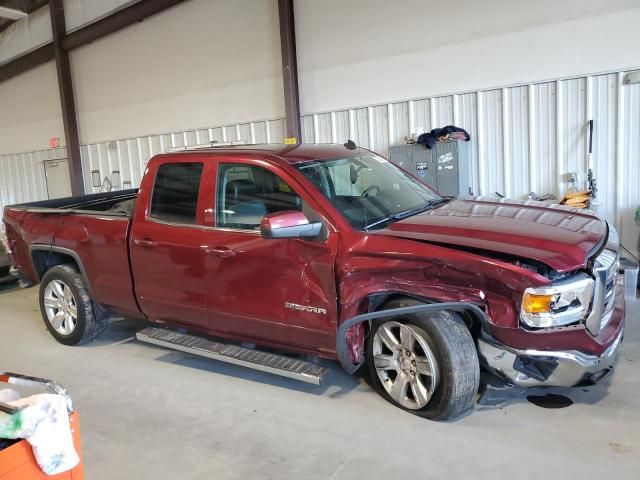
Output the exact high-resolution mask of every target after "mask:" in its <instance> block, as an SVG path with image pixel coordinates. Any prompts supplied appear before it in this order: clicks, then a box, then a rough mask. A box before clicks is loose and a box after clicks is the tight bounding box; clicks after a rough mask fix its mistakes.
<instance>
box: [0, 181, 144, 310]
mask: <svg viewBox="0 0 640 480" xmlns="http://www.w3.org/2000/svg"><path fill="white" fill-rule="evenodd" d="M137 196H138V190H137V189H131V190H121V191H117V192H106V193H97V194H92V195H83V196H77V197H66V198H59V199H54V200H44V201H39V202H31V203H24V204H19V205H9V206H7V207H5V209H4V216H3V220H4V223H5V228H6V231H7V232H6V233H7V239H8V242H9V244H10V246H11V250H12V251H13V254H12V263H13V265H14V266H16V267H18V268H19V272H20V276H21V278H23V280H27V281H29V282H31V283H37V282H39V281H40V278H41V276H42V274H43V273H44V272H45V271H46V270H47V269H48V268H49V267H51V266H53V265H59V264H61V263H70V264H75V265H76V268H77V269H78V270H79V271H80V272H81V273H82V274H83V275H85V277H86V278H87V285H89V286H90V290H91V292H90V293H91V296H92V298H93V299H94V300H95V302H96V303H98V304H100V305H102V306H103V307H106V308H108V309H111V310H113V311H114V312H115V313H117V314H120V315H127V316H139V315H140V311H139V309H138V307H137V302H136V300H135V296H134V293H133V292H134V287H133V281H132V277H131V270H130V266H129V243H128V240H129V230H130V225H131V217H132V214H133V207H134V205H135V202H136V199H137Z"/></svg>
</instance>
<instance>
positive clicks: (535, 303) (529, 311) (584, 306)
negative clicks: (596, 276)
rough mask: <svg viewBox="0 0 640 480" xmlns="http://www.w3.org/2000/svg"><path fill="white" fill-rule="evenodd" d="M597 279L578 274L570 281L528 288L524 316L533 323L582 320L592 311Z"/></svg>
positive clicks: (541, 325) (553, 324) (548, 324)
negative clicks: (594, 280)
mask: <svg viewBox="0 0 640 480" xmlns="http://www.w3.org/2000/svg"><path fill="white" fill-rule="evenodd" d="M593 286H594V282H593V279H592V278H591V277H589V276H587V275H586V274H581V275H578V276H577V277H574V278H573V279H572V280H571V281H567V282H566V283H558V284H556V285H551V286H549V287H542V288H527V289H526V290H525V292H524V296H523V297H522V308H521V310H520V319H521V320H522V321H523V322H524V323H525V324H526V325H528V326H529V327H536V328H544V327H559V326H562V325H569V324H571V323H575V322H577V321H579V320H582V319H583V318H584V317H585V316H586V315H587V313H588V311H589V304H590V303H591V297H592V295H593Z"/></svg>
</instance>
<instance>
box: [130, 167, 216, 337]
mask: <svg viewBox="0 0 640 480" xmlns="http://www.w3.org/2000/svg"><path fill="white" fill-rule="evenodd" d="M204 167H205V165H204V163H203V162H199V161H193V160H192V159H190V158H187V159H171V158H168V159H166V160H164V161H163V162H162V163H160V164H159V165H158V166H157V169H156V172H155V175H153V171H150V172H149V173H150V174H151V175H150V176H153V179H151V178H149V179H147V178H146V177H145V183H143V186H142V188H141V191H140V196H139V198H138V202H139V204H138V205H137V208H136V212H135V217H134V221H133V227H132V232H131V238H130V249H131V263H132V271H133V276H134V280H135V287H136V294H137V297H138V302H139V304H140V307H141V308H142V311H143V312H144V314H145V315H147V316H148V317H149V318H150V319H151V320H153V321H162V322H169V323H172V324H184V325H200V326H202V325H204V324H206V319H207V298H206V282H205V280H206V276H205V269H204V264H203V256H204V254H203V251H202V249H201V245H202V236H203V230H202V219H203V213H202V208H201V207H200V205H199V191H200V183H201V179H202V178H203V176H204V169H205V168H204ZM145 206H147V208H145Z"/></svg>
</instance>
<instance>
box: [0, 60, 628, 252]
mask: <svg viewBox="0 0 640 480" xmlns="http://www.w3.org/2000/svg"><path fill="white" fill-rule="evenodd" d="M624 77H625V73H624V72H617V73H610V74H603V75H594V76H588V77H580V78H572V79H562V80H555V81H549V82H543V83H536V84H531V85H519V86H511V87H505V88H498V89H492V90H484V91H477V92H466V93H459V94H453V95H446V96H438V97H431V98H420V99H414V100H408V101H402V102H395V103H389V104H382V105H370V106H363V107H355V108H351V109H345V110H341V111H333V112H322V113H314V114H309V115H304V116H303V117H302V130H303V132H302V140H303V142H305V143H335V142H338V143H342V142H345V141H346V140H347V139H353V140H354V141H356V143H358V144H359V145H362V146H364V147H367V148H370V149H372V150H376V151H378V152H380V153H382V154H384V155H386V153H387V150H388V147H389V145H393V144H397V143H402V142H403V141H404V138H405V137H406V136H410V135H411V134H419V133H421V132H424V131H428V130H431V129H432V128H435V127H441V126H445V125H449V124H454V125H457V126H460V127H463V128H465V129H466V130H468V131H469V133H470V134H471V137H472V148H471V152H472V160H473V162H472V165H473V169H472V174H471V178H472V186H473V190H474V192H475V193H478V194H483V195H491V194H493V193H494V192H500V193H502V194H504V195H506V196H508V197H514V198H518V197H523V196H525V195H527V194H528V193H529V192H531V191H534V192H536V193H538V194H545V193H552V194H555V195H558V196H560V195H562V194H563V193H564V192H565V191H566V190H567V189H568V187H569V183H568V181H567V180H568V179H567V174H568V173H571V172H575V173H577V174H578V179H579V185H580V186H583V185H584V182H585V177H586V152H587V130H588V120H589V119H593V120H594V124H595V129H594V141H593V152H594V155H593V158H594V170H595V172H596V177H597V180H598V186H599V204H600V205H599V206H598V208H597V210H598V212H599V213H600V214H601V215H603V216H604V217H605V218H607V219H608V220H611V221H613V222H614V223H615V224H616V225H617V227H618V230H619V231H620V234H621V238H622V241H623V243H624V245H625V246H626V247H627V248H629V249H631V250H633V251H634V252H635V253H636V254H637V253H638V236H639V233H640V228H639V227H638V226H637V225H635V223H634V220H633V216H634V212H635V209H636V208H637V207H638V206H639V205H640V191H639V190H640V189H639V188H638V186H639V185H640V165H639V164H640V160H639V158H640V85H637V84H636V85H625V84H624ZM283 137H284V130H283V120H282V119H274V120H267V121H256V122H251V123H244V124H238V125H227V126H223V127H215V128H205V129H199V130H190V131H185V132H174V133H168V134H161V135H151V136H144V137H136V138H129V139H122V140H117V141H112V142H103V143H98V144H91V145H84V146H83V147H82V159H83V167H84V177H85V185H86V190H87V192H94V191H98V190H99V188H96V187H93V186H92V174H91V172H92V171H98V172H99V177H100V178H101V179H104V177H109V178H112V177H113V179H115V180H116V182H115V183H116V184H118V183H119V185H120V188H126V187H128V186H129V185H131V186H138V184H139V182H140V178H141V175H142V173H143V172H144V168H145V164H146V162H147V161H148V160H149V158H151V157H152V156H153V155H155V154H157V153H162V152H165V151H166V150H167V148H170V147H180V146H183V145H188V146H190V145H196V144H202V143H207V142H210V141H215V140H217V141H220V142H224V141H232V140H245V141H247V142H249V143H263V142H264V143H273V142H280V141H282V139H283ZM34 155H35V156H34ZM38 155H39V154H38V153H36V154H23V155H22V156H21V155H17V156H16V155H13V156H11V155H10V156H5V157H9V158H5V157H2V158H1V159H0V175H2V178H3V179H7V180H5V181H4V182H2V181H0V185H2V188H3V193H2V200H1V201H2V202H5V204H6V203H7V202H8V203H11V202H12V201H24V200H28V199H35V198H42V197H43V193H42V191H40V190H38V189H39V188H40V187H41V186H42V178H43V173H42V172H41V171H42V167H41V166H40V169H38V168H36V167H35V166H34V161H35V162H37V161H38V160H36V159H37V158H38ZM18 158H20V159H22V160H23V161H24V162H26V165H22V166H18V163H20V161H18ZM40 161H41V160H40ZM9 164H10V165H11V167H8V165H9ZM2 168H4V170H1V169H2ZM114 171H117V172H119V175H112V172H114ZM5 172H6V173H5ZM30 175H34V177H33V178H32V179H30V180H29V181H28V182H27V183H29V184H30V186H28V187H25V186H24V185H23V182H18V181H15V179H17V178H28V177H29V178H31V177H30ZM118 177H119V179H118ZM9 178H13V180H9ZM117 186H118V185H116V187H117ZM5 188H6V189H8V190H5ZM31 193H33V194H34V196H33V197H29V194H31ZM44 196H46V193H44ZM14 198H15V199H19V200H13V199H14Z"/></svg>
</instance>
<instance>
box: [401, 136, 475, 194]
mask: <svg viewBox="0 0 640 480" xmlns="http://www.w3.org/2000/svg"><path fill="white" fill-rule="evenodd" d="M389 160H390V161H392V162H393V163H395V164H396V165H398V166H399V167H402V168H403V169H404V170H407V171H408V172H410V173H412V174H413V175H415V176H417V177H420V178H421V179H422V181H423V182H424V183H426V184H427V185H429V186H430V187H431V188H433V189H434V190H436V191H437V192H438V193H440V194H441V195H445V196H454V197H457V196H458V195H463V196H464V195H470V194H471V193H472V191H471V160H470V151H469V142H465V141H463V140H448V141H446V142H438V143H436V144H435V145H434V146H433V148H430V149H429V148H427V147H425V146H424V145H421V144H419V143H414V144H408V145H395V146H392V147H389Z"/></svg>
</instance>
